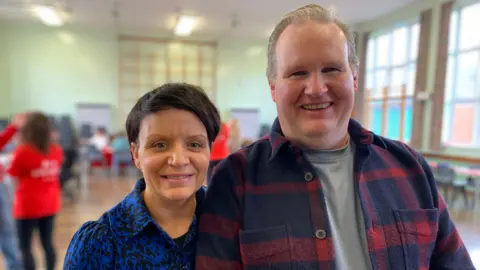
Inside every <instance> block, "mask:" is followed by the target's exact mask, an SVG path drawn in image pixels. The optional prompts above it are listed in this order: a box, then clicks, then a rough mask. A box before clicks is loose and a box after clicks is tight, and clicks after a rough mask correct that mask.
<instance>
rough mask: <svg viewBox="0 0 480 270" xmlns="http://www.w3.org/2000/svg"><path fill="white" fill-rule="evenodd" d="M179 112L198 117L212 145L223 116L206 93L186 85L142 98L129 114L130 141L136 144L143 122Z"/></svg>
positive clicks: (167, 87) (174, 85)
mask: <svg viewBox="0 0 480 270" xmlns="http://www.w3.org/2000/svg"><path fill="white" fill-rule="evenodd" d="M168 109H179V110H185V111H189V112H191V113H193V114H195V115H196V116H197V117H198V118H199V119H200V121H201V122H202V123H203V125H204V126H205V129H206V130H207V136H208V141H209V143H210V145H211V144H212V143H213V141H214V140H215V138H216V137H217V135H218V132H219V130H220V115H219V113H218V110H217V108H216V107H215V105H214V104H213V103H212V102H211V101H210V99H209V98H208V96H207V94H205V91H203V89H202V88H201V87H199V86H195V85H191V84H187V83H167V84H164V85H162V86H160V87H158V88H156V89H154V90H152V91H150V92H148V93H146V94H145V95H143V96H142V97H141V98H140V99H139V100H138V101H137V103H136V104H135V106H133V108H132V110H131V111H130V113H129V114H128V117H127V122H126V125H125V126H126V129H127V136H128V141H129V142H130V143H132V142H135V143H136V142H137V139H138V134H139V132H140V124H141V122H142V120H143V119H144V118H145V117H146V116H148V115H150V114H153V113H156V112H158V111H161V110H168Z"/></svg>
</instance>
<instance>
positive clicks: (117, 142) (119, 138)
mask: <svg viewBox="0 0 480 270" xmlns="http://www.w3.org/2000/svg"><path fill="white" fill-rule="evenodd" d="M110 148H111V150H112V152H114V153H115V152H125V151H130V143H129V142H128V138H127V134H126V133H125V132H124V131H121V132H118V133H117V134H116V135H115V136H114V137H113V139H112V142H111V144H110Z"/></svg>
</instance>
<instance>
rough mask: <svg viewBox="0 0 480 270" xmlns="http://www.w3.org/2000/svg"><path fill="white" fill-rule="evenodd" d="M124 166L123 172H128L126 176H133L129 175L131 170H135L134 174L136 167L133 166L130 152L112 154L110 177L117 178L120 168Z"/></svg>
mask: <svg viewBox="0 0 480 270" xmlns="http://www.w3.org/2000/svg"><path fill="white" fill-rule="evenodd" d="M122 165H123V166H125V170H126V171H127V172H128V173H127V175H128V176H129V177H130V176H132V175H133V173H131V171H132V169H134V170H135V174H136V169H137V168H136V167H134V166H133V161H132V154H131V153H130V151H119V152H113V153H112V168H111V171H110V175H111V176H112V177H118V176H119V175H120V167H121V166H122Z"/></svg>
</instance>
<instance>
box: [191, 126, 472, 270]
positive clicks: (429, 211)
mask: <svg viewBox="0 0 480 270" xmlns="http://www.w3.org/2000/svg"><path fill="white" fill-rule="evenodd" d="M349 133H350V137H351V139H353V140H354V142H355V145H356V151H355V168H354V172H355V173H354V175H355V179H354V181H355V184H356V188H357V192H358V194H359V196H360V200H361V205H362V211H363V215H364V219H365V228H366V231H365V234H366V238H367V242H368V252H369V258H370V262H371V267H372V269H374V270H384V269H399V270H400V269H402V270H405V269H407V270H427V269H475V268H474V267H473V265H472V262H471V259H470V256H469V254H468V252H467V251H466V249H465V246H464V245H463V243H462V240H461V239H460V236H459V234H458V232H457V230H456V228H455V226H454V224H453V222H452V220H451V219H450V216H449V213H448V211H447V208H446V205H445V202H444V201H443V199H442V197H441V196H440V195H439V193H438V191H437V188H436V185H435V180H434V178H433V175H432V172H431V170H430V168H429V166H428V165H427V162H426V161H425V160H424V159H423V158H422V157H421V156H420V155H419V154H418V153H417V152H416V151H415V150H413V149H412V148H410V147H408V146H407V145H405V144H403V143H400V142H397V141H392V140H389V139H386V138H383V137H380V136H377V135H375V134H373V133H372V132H370V131H368V130H366V129H364V128H362V127H361V126H360V124H359V123H357V122H355V121H354V120H351V121H350V124H349ZM353 199H354V198H352V200H353ZM335 267H336V266H335V251H334V247H333V241H332V230H331V228H330V222H329V220H328V215H327V208H326V205H325V198H324V194H323V189H322V185H321V182H320V180H319V179H318V176H317V174H316V173H315V169H314V168H313V166H312V165H311V164H310V163H309V162H308V161H307V159H306V158H305V156H304V155H303V153H302V150H301V149H300V147H299V146H298V145H295V144H294V143H292V142H290V141H288V140H287V139H286V138H285V137H284V136H283V134H282V132H281V129H280V124H279V122H278V120H276V121H275V123H274V125H273V127H272V131H271V133H270V135H269V136H267V137H265V138H262V139H260V140H259V141H257V142H255V143H253V144H252V145H250V146H248V147H246V148H244V149H242V150H240V151H238V152H236V153H234V154H232V155H230V156H229V157H228V158H227V159H225V160H224V161H222V162H221V163H220V164H219V165H218V166H217V167H216V169H215V173H214V175H213V179H212V184H211V185H210V186H209V188H208V191H207V195H206V199H205V202H204V205H203V214H202V215H201V217H200V227H199V239H198V246H197V260H196V269H198V270H216V269H218V270H220V269H221V270H228V269H252V270H253V269H255V270H256V269H259V270H260V269H335ZM352 268H354V266H352Z"/></svg>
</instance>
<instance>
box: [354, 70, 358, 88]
mask: <svg viewBox="0 0 480 270" xmlns="http://www.w3.org/2000/svg"><path fill="white" fill-rule="evenodd" d="M353 90H354V91H355V92H357V91H358V70H354V71H353Z"/></svg>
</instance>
